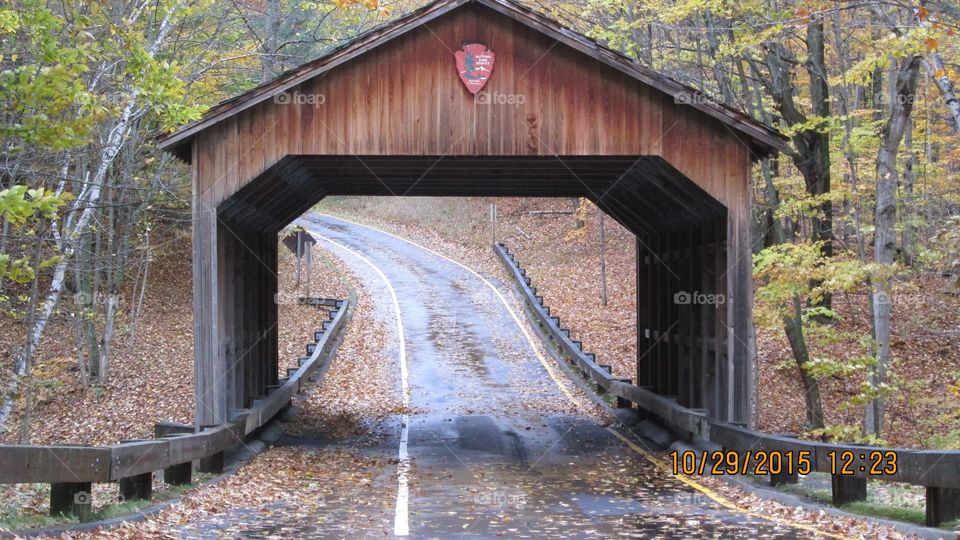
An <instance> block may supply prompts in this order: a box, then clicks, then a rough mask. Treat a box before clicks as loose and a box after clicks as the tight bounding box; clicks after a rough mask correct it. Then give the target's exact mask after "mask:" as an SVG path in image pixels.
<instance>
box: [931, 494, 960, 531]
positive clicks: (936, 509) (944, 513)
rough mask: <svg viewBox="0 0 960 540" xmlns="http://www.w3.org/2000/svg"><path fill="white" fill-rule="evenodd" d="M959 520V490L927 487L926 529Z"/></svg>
mask: <svg viewBox="0 0 960 540" xmlns="http://www.w3.org/2000/svg"><path fill="white" fill-rule="evenodd" d="M957 518H960V489H957V488H942V487H927V520H926V521H927V527H939V526H941V525H943V524H944V523H946V522H948V521H953V520H955V519H957Z"/></svg>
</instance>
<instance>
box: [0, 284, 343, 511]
mask: <svg viewBox="0 0 960 540" xmlns="http://www.w3.org/2000/svg"><path fill="white" fill-rule="evenodd" d="M314 304H323V305H329V304H330V302H325V303H321V302H314ZM333 304H334V306H333V309H332V310H331V311H330V316H329V318H328V320H327V321H325V322H324V323H323V327H322V328H321V329H320V330H318V331H317V332H315V334H314V338H315V343H311V344H310V345H307V354H306V356H304V357H302V358H300V360H299V365H298V367H296V368H290V369H288V370H287V376H286V377H283V378H281V379H279V381H278V384H277V385H274V386H271V387H268V389H269V395H266V396H263V397H262V398H258V399H255V400H253V403H252V404H251V406H250V408H248V409H242V410H237V411H233V412H232V414H231V418H230V422H228V423H226V424H223V425H218V426H199V428H198V427H196V426H192V425H186V424H176V423H171V422H160V423H158V424H156V425H155V430H154V431H155V437H156V438H155V439H148V440H131V441H123V442H121V443H119V444H114V445H110V446H83V445H0V483H3V484H38V483H48V484H50V485H51V487H50V513H51V514H63V513H72V514H74V515H76V516H78V517H80V518H81V520H85V519H88V518H89V517H90V515H91V512H92V506H91V496H90V489H91V484H93V483H105V482H118V483H119V485H120V495H121V498H124V499H149V498H150V496H151V492H150V491H151V486H152V481H153V473H154V471H159V470H163V471H164V481H166V482H167V483H171V484H188V483H190V481H191V476H192V475H191V473H192V470H193V466H192V464H193V463H194V462H197V467H196V470H197V471H199V472H208V473H220V472H223V452H224V450H227V449H228V448H231V447H233V446H235V445H237V444H240V443H242V442H243V441H244V439H245V438H246V437H247V436H248V435H250V434H252V433H254V432H255V431H257V430H258V429H260V428H261V427H263V426H264V425H266V424H267V423H268V422H270V420H271V419H273V417H274V416H275V415H276V414H277V413H278V412H280V411H281V410H283V409H284V408H285V407H287V406H288V405H289V404H290V400H291V399H292V398H293V396H294V395H295V394H297V393H298V392H300V389H301V387H302V386H303V383H304V382H305V381H307V380H308V379H309V377H310V376H311V375H312V374H313V373H314V372H315V371H316V370H317V369H319V368H320V367H322V366H323V365H325V364H327V363H328V362H329V361H330V359H331V358H332V355H331V354H330V353H331V349H332V347H333V345H334V343H335V341H336V337H337V334H338V333H339V332H340V330H341V329H342V327H343V325H344V322H345V317H346V313H347V310H348V307H349V302H348V301H347V300H338V301H335V302H333Z"/></svg>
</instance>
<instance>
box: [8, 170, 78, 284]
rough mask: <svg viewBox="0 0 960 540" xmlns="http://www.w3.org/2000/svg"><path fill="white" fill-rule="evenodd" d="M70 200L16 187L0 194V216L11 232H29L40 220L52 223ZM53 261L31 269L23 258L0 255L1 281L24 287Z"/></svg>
mask: <svg viewBox="0 0 960 540" xmlns="http://www.w3.org/2000/svg"><path fill="white" fill-rule="evenodd" d="M71 198H72V197H71V196H70V194H63V195H56V194H54V193H52V192H50V191H47V190H44V189H43V188H39V189H30V188H28V187H27V186H22V185H17V186H13V187H10V188H7V189H4V190H3V191H0V215H3V216H6V218H7V220H8V222H9V223H10V225H11V226H12V227H13V228H14V229H19V230H23V229H31V228H33V227H35V226H36V225H37V223H38V222H39V221H40V220H52V219H55V218H56V216H57V212H58V211H59V210H60V208H61V207H63V205H64V204H66V203H67V201H69V200H70V199H71ZM56 260H57V258H56V257H52V258H49V259H45V260H42V261H40V264H39V268H33V266H32V261H31V259H30V258H29V257H28V256H26V255H23V256H21V257H18V258H16V259H14V258H12V257H11V256H10V255H9V254H7V253H0V279H4V280H6V279H9V280H12V281H14V282H17V283H27V282H29V281H32V280H33V278H34V276H35V275H36V271H37V270H39V269H43V268H47V267H49V266H50V265H52V264H55V263H56Z"/></svg>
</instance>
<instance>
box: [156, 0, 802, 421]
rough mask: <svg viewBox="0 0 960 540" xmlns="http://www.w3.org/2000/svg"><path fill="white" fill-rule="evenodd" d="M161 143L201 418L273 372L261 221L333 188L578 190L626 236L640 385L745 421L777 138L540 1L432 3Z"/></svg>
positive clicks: (379, 191) (215, 416) (287, 216)
mask: <svg viewBox="0 0 960 540" xmlns="http://www.w3.org/2000/svg"><path fill="white" fill-rule="evenodd" d="M161 144H162V147H163V148H164V149H166V150H168V151H170V152H173V153H174V154H176V155H177V156H179V157H180V158H182V159H184V160H186V161H188V162H189V163H191V164H192V170H193V227H194V228H193V279H194V321H195V322H194V325H195V337H194V339H195V349H194V351H195V352H194V354H195V358H196V406H197V410H196V422H197V424H198V425H211V424H220V423H223V422H225V421H227V420H228V419H229V417H230V415H231V411H234V410H237V409H242V408H244V407H246V406H249V404H250V403H251V400H252V399H253V398H255V397H257V396H260V395H263V394H264V393H265V391H266V387H267V386H268V385H271V384H274V383H275V382H276V378H277V306H276V303H275V301H274V295H275V293H276V291H277V278H276V274H277V244H278V242H277V234H278V232H279V231H280V230H281V229H282V228H283V227H284V226H285V225H287V224H288V223H290V222H291V221H292V220H293V219H295V218H296V217H298V216H299V215H300V214H302V213H303V212H305V211H306V210H308V209H309V208H310V207H311V206H313V205H314V204H316V203H317V202H318V201H320V200H321V199H323V198H324V197H326V196H328V195H398V196H402V195H411V196H414V195H416V196H424V195H426V196H504V197H514V196H539V197H554V196H555V197H561V196H562V197H574V196H576V197H587V198H589V199H590V200H592V201H593V202H594V203H596V204H597V205H598V206H599V207H600V208H602V209H603V210H604V211H606V212H607V213H608V214H609V215H610V216H612V217H613V218H615V219H616V220H618V221H619V222H620V223H622V224H623V225H624V226H625V227H627V228H628V229H629V230H631V231H632V232H633V233H634V234H636V237H637V278H638V284H637V285H638V286H637V293H638V313H637V323H638V325H637V328H638V358H637V375H636V384H638V385H641V386H644V387H648V388H650V389H651V390H653V391H655V392H657V393H660V394H663V395H671V396H676V398H677V400H678V402H679V403H680V404H682V405H685V406H687V407H691V408H697V409H705V410H707V411H708V412H709V414H710V416H712V417H714V418H718V419H724V420H729V421H736V422H744V423H749V422H750V420H751V396H752V377H751V371H752V364H753V357H752V351H751V348H750V346H749V343H750V340H749V339H748V332H749V331H750V324H749V322H750V318H751V302H752V294H753V293H752V288H751V277H750V276H751V253H750V249H751V200H750V193H751V192H750V187H749V186H750V175H751V169H752V165H753V162H754V161H755V160H756V159H758V158H760V157H762V156H765V155H769V154H770V153H772V152H776V151H779V150H784V149H785V148H786V145H785V141H784V139H783V138H782V137H780V136H779V135H777V134H776V133H774V132H772V131H770V130H768V129H767V128H765V127H764V126H763V125H761V124H758V123H756V122H754V121H752V120H750V119H749V118H747V117H745V116H744V115H742V114H740V113H738V112H736V111H733V110H731V109H728V108H726V107H723V106H720V105H718V104H716V103H714V102H712V101H709V100H707V99H703V97H702V96H700V95H698V94H697V93H696V92H695V91H694V90H692V89H690V88H687V87H685V86H683V85H681V84H679V83H677V82H675V81H673V80H671V79H669V78H667V77H665V76H663V75H660V74H657V73H655V72H653V71H651V70H649V69H647V68H644V67H642V66H640V65H638V64H636V63H635V62H633V61H631V60H630V59H628V58H626V57H624V56H622V55H619V54H618V53H616V52H613V51H611V50H609V49H606V48H604V47H602V46H600V45H598V44H596V43H595V42H593V41H591V40H589V39H587V38H585V37H583V36H581V35H578V34H576V33H575V32H572V31H571V30H569V29H567V28H564V27H563V26H561V25H559V24H558V23H556V22H555V21H553V20H551V19H549V18H547V17H544V16H542V15H540V14H537V13H535V12H532V11H530V10H528V9H527V8H524V7H522V6H520V5H518V4H515V3H513V2H511V1H510V0H441V1H439V2H435V3H433V4H430V5H428V6H426V7H424V8H422V9H420V10H417V11H415V12H413V13H411V14H410V15H408V16H405V17H403V18H401V19H398V20H397V21H395V22H393V23H391V24H389V25H386V26H383V27H380V28H378V29H375V30H374V31H371V32H369V33H367V34H365V35H363V36H361V37H359V38H358V39H356V40H354V41H352V42H351V43H349V44H347V45H345V46H343V47H341V48H339V49H337V50H335V51H333V52H332V53H331V54H329V55H327V56H324V57H323V58H320V59H317V60H315V61H313V62H310V63H307V64H304V65H303V66H300V67H299V68H296V69H294V70H292V71H290V72H288V73H285V74H283V75H281V76H280V77H278V78H277V79H276V80H274V81H271V82H269V83H266V84H264V85H262V86H259V87H257V88H255V89H253V90H250V91H249V92H246V93H244V94H242V95H240V96H237V97H235V98H233V99H230V100H228V101H225V102H223V103H221V104H219V105H217V106H216V107H214V108H212V109H211V110H210V111H209V112H208V113H207V114H206V115H205V116H204V117H203V118H202V119H200V120H198V121H197V122H195V123H192V124H189V125H187V126H184V127H182V128H181V129H179V130H177V131H176V132H174V133H171V134H170V135H167V136H166V137H164V138H163V140H162V141H161ZM696 293H699V294H700V296H697V294H696ZM704 295H723V298H724V302H723V303H722V304H719V305H712V304H705V303H703V302H702V299H703V298H704V297H705V296H704ZM414 361H415V359H414Z"/></svg>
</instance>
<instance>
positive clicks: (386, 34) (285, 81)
mask: <svg viewBox="0 0 960 540" xmlns="http://www.w3.org/2000/svg"><path fill="white" fill-rule="evenodd" d="M471 3H475V4H479V5H483V6H486V7H488V8H490V9H492V10H494V11H496V12H498V13H500V14H502V15H505V16H507V17H509V18H511V19H513V20H515V21H517V22H520V23H521V24H524V25H526V26H528V27H530V28H532V29H534V30H537V31H538V32H541V33H543V34H545V35H547V36H549V37H551V38H553V39H555V40H557V41H558V42H560V43H563V44H565V45H567V46H569V47H572V48H573V49H576V50H577V51H580V52H581V53H583V54H586V55H587V56H590V57H591V58H593V59H595V60H597V61H600V62H603V63H604V64H607V65H608V66H610V67H612V68H614V69H616V70H618V71H621V72H623V73H625V74H626V75H629V76H631V77H633V78H634V79H636V80H638V81H640V82H642V83H644V84H646V85H648V86H650V87H652V88H655V89H657V90H659V91H661V92H663V93H665V94H667V95H669V96H671V97H674V98H676V96H681V95H686V96H687V97H690V98H692V99H688V100H687V103H686V104H687V105H688V106H690V107H693V108H694V109H696V110H698V111H700V112H702V113H704V114H706V115H708V116H710V117H712V118H715V119H716V120H718V121H720V122H721V123H723V124H724V125H726V126H728V127H729V128H730V129H732V130H734V131H735V132H736V133H738V134H740V135H742V136H744V137H746V138H747V139H748V140H749V141H750V142H751V146H752V147H753V148H754V149H755V151H756V152H757V154H758V155H761V156H762V155H769V154H771V153H774V152H777V151H781V152H787V153H789V152H791V149H790V146H789V145H788V143H787V138H786V137H784V136H783V135H781V134H780V133H778V132H776V131H774V130H772V129H770V128H769V127H767V126H766V125H764V124H762V123H760V122H758V121H756V120H754V119H753V118H750V117H749V116H747V115H745V114H744V113H742V112H740V111H738V110H736V109H733V108H731V107H728V106H725V105H722V104H720V103H718V102H715V101H713V100H709V99H699V96H700V95H701V94H700V92H699V91H698V90H696V89H695V88H693V87H691V86H687V85H685V84H682V83H680V82H678V81H675V80H673V79H671V78H670V77H667V76H666V75H663V74H662V73H658V72H656V71H654V70H652V69H650V68H648V67H645V66H643V65H641V64H639V63H637V62H636V61H634V60H632V59H631V58H629V57H627V56H625V55H623V54H620V53H618V52H616V51H614V50H612V49H609V48H607V47H605V46H603V45H600V44H599V43H597V42H596V41H594V40H592V39H590V38H588V37H586V36H584V35H583V34H580V33H578V32H575V31H573V30H571V29H570V28H567V27H566V26H564V25H563V24H561V23H560V22H558V21H556V20H554V19H552V18H550V17H547V16H545V15H543V14H541V13H539V12H537V11H534V10H532V9H530V8H528V7H526V6H523V5H520V4H518V3H516V2H515V1H514V0H436V1H434V2H432V3H430V4H427V5H426V6H424V7H421V8H419V9H417V10H415V11H412V12H410V13H408V14H407V15H405V16H403V17H400V18H398V19H397V20H395V21H392V22H389V23H387V24H384V25H381V26H378V27H376V28H373V29H371V30H370V31H368V32H365V33H363V34H361V35H360V36H358V37H357V38H355V39H353V40H351V41H349V42H348V43H346V44H344V45H342V46H340V47H338V48H336V49H334V50H333V51H331V52H330V53H329V54H327V55H324V56H322V57H320V58H318V59H316V60H312V61H310V62H307V63H305V64H302V65H300V66H298V67H296V68H293V69H291V70H289V71H287V72H285V73H283V74H281V75H280V76H278V77H277V78H275V79H273V80H272V81H269V82H267V83H264V84H262V85H260V86H257V87H256V88H253V89H251V90H248V91H246V92H244V93H242V94H239V95H237V96H234V97H232V98H230V99H227V100H224V101H222V102H220V103H218V104H217V105H215V106H213V107H211V108H210V109H209V110H208V111H207V112H206V113H205V114H204V115H203V117H202V118H200V119H199V120H196V121H194V122H191V123H189V124H186V125H184V126H181V127H180V128H178V129H177V130H176V131H173V132H172V133H169V134H167V135H164V136H162V137H160V138H159V144H160V148H161V149H162V150H166V151H168V152H172V153H173V154H175V155H176V156H178V157H180V158H182V159H184V160H185V161H188V162H189V161H190V160H191V145H190V144H189V143H190V142H191V141H192V139H193V137H194V136H195V135H197V134H198V133H200V132H201V131H203V130H205V129H207V128H209V127H210V126H212V125H214V124H216V123H218V122H220V121H222V120H224V119H227V118H230V117H231V116H233V115H236V114H238V113H240V112H242V111H244V110H246V109H249V108H250V107H253V106H255V105H257V104H259V103H261V102H263V101H265V100H268V99H271V98H272V97H273V96H275V95H277V94H280V93H282V92H285V91H287V90H289V89H290V88H292V87H294V86H297V85H299V84H301V83H303V82H305V81H307V80H309V79H312V78H314V77H316V76H318V75H321V74H323V73H326V72H328V71H330V70H332V69H334V68H336V67H337V66H339V65H341V64H344V63H345V62H348V61H350V60H351V59H353V58H355V57H357V56H360V55H362V54H364V53H366V52H368V51H370V50H372V49H374V48H376V47H379V46H380V45H383V44H384V43H387V42H389V41H391V40H392V39H394V38H396V37H398V36H401V35H403V34H406V33H407V32H409V31H411V30H413V29H416V28H418V27H420V26H422V25H424V24H426V23H428V22H430V21H432V20H434V19H436V18H438V17H440V16H442V15H445V14H447V13H449V12H451V11H454V10H456V9H457V8H459V7H461V6H464V5H466V4H471Z"/></svg>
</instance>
